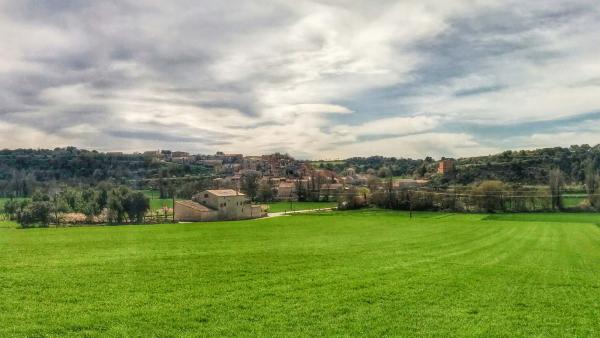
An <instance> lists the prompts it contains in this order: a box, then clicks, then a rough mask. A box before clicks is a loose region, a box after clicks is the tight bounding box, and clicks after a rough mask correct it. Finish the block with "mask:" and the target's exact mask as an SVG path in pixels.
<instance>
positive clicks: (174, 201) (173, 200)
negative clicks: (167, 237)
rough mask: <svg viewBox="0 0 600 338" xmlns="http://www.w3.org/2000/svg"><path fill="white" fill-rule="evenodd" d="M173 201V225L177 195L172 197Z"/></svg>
mask: <svg viewBox="0 0 600 338" xmlns="http://www.w3.org/2000/svg"><path fill="white" fill-rule="evenodd" d="M171 198H172V201H173V220H172V221H173V223H175V194H173V195H171Z"/></svg>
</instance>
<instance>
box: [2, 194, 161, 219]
mask: <svg viewBox="0 0 600 338" xmlns="http://www.w3.org/2000/svg"><path fill="white" fill-rule="evenodd" d="M3 208H4V210H3V211H4V213H5V214H6V215H8V217H9V218H10V219H11V220H14V221H17V222H18V223H19V224H20V225H21V226H22V227H32V226H49V225H50V224H56V225H60V224H64V223H66V222H67V223H72V222H81V223H88V224H91V223H104V222H106V223H109V224H123V223H143V222H144V216H145V215H146V213H147V212H148V210H149V209H150V200H149V198H148V197H147V196H145V195H144V194H143V193H142V192H139V191H134V190H131V189H130V188H128V187H126V186H111V185H107V184H103V185H99V186H97V187H94V188H91V187H90V188H84V189H78V188H66V189H63V190H60V191H55V192H54V193H42V192H36V193H35V194H33V197H32V198H31V199H11V200H9V201H7V202H6V203H5V204H4V207H3ZM71 214H75V215H78V214H79V215H84V219H81V220H78V219H70V218H69V217H70V215H71ZM71 216H72V215H71Z"/></svg>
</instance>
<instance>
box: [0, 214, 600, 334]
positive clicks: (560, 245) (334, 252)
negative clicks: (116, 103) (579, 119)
mask: <svg viewBox="0 0 600 338" xmlns="http://www.w3.org/2000/svg"><path fill="white" fill-rule="evenodd" d="M572 216H574V215H573V214H526V215H515V214H511V215H456V214H450V213H448V214H443V213H416V214H415V217H413V218H412V219H409V217H408V215H407V214H406V213H403V212H391V211H375V210H368V211H359V212H346V213H344V212H331V213H324V214H323V213H322V214H318V215H316V214H303V215H294V216H284V217H277V218H269V219H262V220H251V221H239V222H221V223H203V224H198V223H196V224H193V223H192V224H171V225H167V224H165V225H146V226H119V227H110V226H105V227H82V228H59V229H29V230H19V229H14V228H10V227H2V226H0V252H2V255H0V314H1V315H0V336H141V337H146V336H248V335H253V336H269V337H273V336H303V337H306V336H309V337H310V336H333V335H337V336H357V335H367V336H385V335H387V336H442V337H443V336H486V337H487V336H504V337H513V336H555V337H565V336H598V335H600V319H599V316H598V314H599V313H600V227H599V226H598V224H599V222H600V215H597V214H577V215H576V216H577V217H573V218H572Z"/></svg>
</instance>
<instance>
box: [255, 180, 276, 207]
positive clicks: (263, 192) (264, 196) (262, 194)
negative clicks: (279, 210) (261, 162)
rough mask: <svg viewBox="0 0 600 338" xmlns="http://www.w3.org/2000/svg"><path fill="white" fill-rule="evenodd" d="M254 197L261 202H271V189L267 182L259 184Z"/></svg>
mask: <svg viewBox="0 0 600 338" xmlns="http://www.w3.org/2000/svg"><path fill="white" fill-rule="evenodd" d="M256 197H257V199H258V200H259V201H261V202H269V201H272V200H273V189H272V188H271V184H270V183H269V182H268V181H266V180H265V181H262V182H260V184H259V186H258V194H257V195H256Z"/></svg>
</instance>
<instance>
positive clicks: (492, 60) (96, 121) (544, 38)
mask: <svg viewBox="0 0 600 338" xmlns="http://www.w3.org/2000/svg"><path fill="white" fill-rule="evenodd" d="M598 143H600V6H598V3H597V1H594V0H586V1H583V0H571V1H556V0H543V1H542V0H539V1H538V0H532V1H516V0H504V1H485V0H481V1H479V0H469V1H467V0H462V1H461V0H457V1H428V0H418V1H417V0H415V1H413V0H405V1H402V0H400V1H387V0H378V1H344V0H340V1H326V0H324V1H304V0H295V1H289V0H282V1H277V0H273V1H267V0H263V1H252V0H247V1H229V0H218V1H212V0H201V1H198V0H193V1H192V0H170V1H163V0H145V1H129V0H122V1H111V0H106V1H75V0H73V1H66V0H44V1H36V0H19V1H14V0H0V148H54V147H63V146H68V145H73V146H77V147H81V148H87V149H97V150H100V151H126V152H133V151H145V150H155V149H171V150H183V151H190V152H192V153H203V154H209V153H214V152H216V151H225V152H236V153H244V154H265V153H271V152H276V151H279V152H287V153H289V154H291V155H292V156H295V157H298V158H308V159H335V158H347V157H352V156H370V155H383V156H396V157H412V158H423V157H425V156H433V157H436V158H437V157H441V156H446V157H461V156H474V155H487V154H490V153H496V152H501V151H503V150H506V149H531V148H538V147H554V146H569V145H572V144H590V145H595V144H598Z"/></svg>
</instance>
